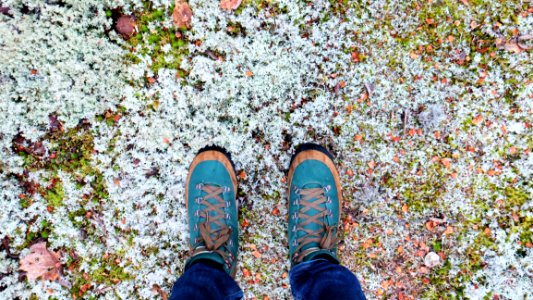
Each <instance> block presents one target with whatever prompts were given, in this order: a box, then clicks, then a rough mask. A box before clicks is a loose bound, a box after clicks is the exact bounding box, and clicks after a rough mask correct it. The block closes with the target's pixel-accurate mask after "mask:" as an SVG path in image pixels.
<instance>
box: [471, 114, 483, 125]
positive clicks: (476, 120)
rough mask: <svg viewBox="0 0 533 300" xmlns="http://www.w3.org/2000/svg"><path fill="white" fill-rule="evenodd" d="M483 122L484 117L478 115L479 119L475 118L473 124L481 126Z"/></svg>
mask: <svg viewBox="0 0 533 300" xmlns="http://www.w3.org/2000/svg"><path fill="white" fill-rule="evenodd" d="M481 122H483V116H482V115H478V116H477V117H475V118H474V119H473V120H472V124H474V125H479V124H481Z"/></svg>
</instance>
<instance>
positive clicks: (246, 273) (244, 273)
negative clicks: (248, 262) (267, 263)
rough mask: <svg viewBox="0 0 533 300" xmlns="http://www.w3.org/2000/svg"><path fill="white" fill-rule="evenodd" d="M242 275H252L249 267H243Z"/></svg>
mask: <svg viewBox="0 0 533 300" xmlns="http://www.w3.org/2000/svg"><path fill="white" fill-rule="evenodd" d="M242 275H243V276H244V277H250V276H252V272H250V270H248V269H246V268H243V269H242Z"/></svg>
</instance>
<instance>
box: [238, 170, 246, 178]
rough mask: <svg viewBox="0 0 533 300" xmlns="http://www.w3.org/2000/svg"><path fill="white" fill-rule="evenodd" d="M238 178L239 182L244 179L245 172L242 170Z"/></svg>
mask: <svg viewBox="0 0 533 300" xmlns="http://www.w3.org/2000/svg"><path fill="white" fill-rule="evenodd" d="M239 178H240V179H241V180H244V179H246V172H244V170H242V171H241V172H240V173H239Z"/></svg>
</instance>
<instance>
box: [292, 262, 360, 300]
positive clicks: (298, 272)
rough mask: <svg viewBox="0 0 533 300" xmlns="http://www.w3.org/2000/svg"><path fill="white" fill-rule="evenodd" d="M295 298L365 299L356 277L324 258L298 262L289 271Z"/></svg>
mask: <svg viewBox="0 0 533 300" xmlns="http://www.w3.org/2000/svg"><path fill="white" fill-rule="evenodd" d="M290 281H291V290H292V295H293V297H294V299H295V300H301V299H302V300H304V299H305V300H319V299H335V300H363V299H366V298H365V295H364V294H363V290H362V289H361V285H360V284H359V281H358V280H357V277H355V275H354V274H353V273H352V272H351V271H350V270H348V269H347V268H346V267H343V266H341V265H338V264H334V263H332V262H330V261H328V260H326V259H316V260H311V261H307V262H303V263H300V264H298V265H296V266H294V267H293V268H292V269H291V271H290Z"/></svg>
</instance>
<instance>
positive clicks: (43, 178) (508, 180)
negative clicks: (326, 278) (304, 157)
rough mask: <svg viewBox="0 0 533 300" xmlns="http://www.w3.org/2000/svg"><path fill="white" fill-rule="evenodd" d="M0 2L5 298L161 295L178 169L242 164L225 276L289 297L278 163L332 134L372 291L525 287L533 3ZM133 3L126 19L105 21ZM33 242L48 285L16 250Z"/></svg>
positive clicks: (483, 293)
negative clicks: (234, 265)
mask: <svg viewBox="0 0 533 300" xmlns="http://www.w3.org/2000/svg"><path fill="white" fill-rule="evenodd" d="M188 4H189V5H190V8H191V10H192V13H193V17H192V22H191V24H190V28H187V27H186V26H182V27H179V28H178V27H177V26H175V24H174V22H173V17H172V13H173V10H174V6H175V3H174V2H173V1H169V0H153V1H141V0H131V1H130V0H117V1H111V0H105V1H104V0H87V1H75V0H50V1H40V0H1V1H0V7H1V10H0V118H1V122H0V240H1V243H0V298H2V299H48V298H49V299H64V298H73V299H94V298H106V299H132V298H139V299H148V298H162V299H165V298H166V297H167V296H168V295H169V294H170V289H171V287H172V284H173V283H174V281H175V280H176V278H177V277H178V276H179V275H180V274H181V272H182V271H183V267H184V262H185V260H186V258H187V255H188V250H189V249H188V245H187V238H188V231H187V230H188V227H187V220H186V210H185V205H184V202H183V195H184V181H185V177H186V174H187V167H188V164H189V163H190V162H191V160H192V158H193V157H194V154H195V153H196V151H198V150H199V149H200V148H202V147H204V146H206V145H212V144H217V145H220V146H223V147H225V148H226V149H228V150H229V152H231V154H232V156H233V159H234V161H235V163H236V168H237V170H238V174H239V185H240V192H239V196H238V200H239V205H240V210H239V220H240V225H241V238H240V248H241V254H240V262H239V265H238V272H237V278H236V279H237V281H238V282H239V284H240V286H241V287H242V288H243V289H244V292H245V296H246V298H247V299H288V298H290V286H289V280H288V277H287V274H288V271H289V267H290V265H289V262H288V247H287V243H286V239H287V233H286V231H287V229H286V220H287V200H286V198H285V188H286V177H285V176H286V169H287V167H288V163H289V159H290V155H291V154H292V153H293V151H294V149H295V147H296V146H297V145H298V144H300V143H302V142H307V141H314V142H318V143H320V144H322V145H324V146H325V147H327V148H328V149H329V150H330V151H331V152H332V153H333V154H334V155H335V156H336V159H337V163H338V166H339V170H340V172H341V174H342V184H343V187H344V196H345V202H344V204H343V211H342V229H343V230H342V233H343V234H342V240H341V242H340V245H339V256H340V258H341V261H342V263H343V264H344V265H346V266H347V267H348V268H350V269H351V270H352V271H353V272H355V273H356V274H357V276H358V277H359V279H360V281H361V284H362V286H363V289H364V291H365V293H366V295H367V297H368V298H369V299H454V298H456V299H531V298H532V297H533V292H532V289H531V287H532V286H533V255H532V254H533V252H532V251H533V249H532V242H533V241H532V235H533V229H532V225H533V207H532V206H533V202H532V200H531V199H532V192H533V187H532V183H531V182H532V171H533V157H532V154H531V150H532V148H533V130H532V126H533V124H532V109H533V99H532V98H533V85H532V83H533V81H532V80H533V78H532V77H533V67H532V63H531V61H532V60H533V55H532V53H531V50H530V48H531V39H532V37H531V35H532V34H533V17H532V13H533V8H532V7H531V4H528V2H527V1H519V0H512V1H503V0H493V1H484V0H461V1H459V0H457V1H456V0H428V1H392V0H375V1H367V0H359V1H347V0H338V1H337V0H330V1H325V0H317V1H304V0H298V1H295V0H244V1H243V2H242V3H241V4H240V6H239V7H238V8H237V9H235V10H223V9H221V8H220V6H219V3H218V1H215V0H213V1H211V0H209V1H207V0H190V1H188ZM123 15H127V16H131V18H132V19H131V20H132V22H133V23H132V24H133V26H134V32H133V33H132V34H129V33H128V34H126V35H124V34H119V33H117V30H116V25H117V20H118V18H120V17H121V16H123ZM41 242H45V243H46V246H47V248H48V249H49V250H50V251H54V252H55V253H58V254H59V257H60V264H59V265H58V266H56V267H57V268H58V270H59V277H58V278H51V279H50V280H37V281H34V280H28V277H29V276H26V275H27V274H25V272H24V270H21V269H20V261H21V260H22V259H23V258H24V257H26V256H27V255H28V253H29V248H30V247H31V246H32V245H35V244H37V243H41Z"/></svg>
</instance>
